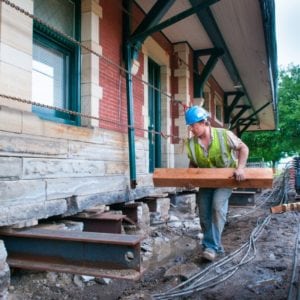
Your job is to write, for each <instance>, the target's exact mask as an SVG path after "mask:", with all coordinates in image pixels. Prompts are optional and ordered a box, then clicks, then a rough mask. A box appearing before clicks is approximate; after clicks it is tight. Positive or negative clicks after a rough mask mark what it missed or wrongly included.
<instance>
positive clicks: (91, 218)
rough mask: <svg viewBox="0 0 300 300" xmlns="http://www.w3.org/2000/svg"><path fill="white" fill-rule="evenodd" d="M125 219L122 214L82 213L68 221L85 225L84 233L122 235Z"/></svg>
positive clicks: (68, 218) (69, 218)
mask: <svg viewBox="0 0 300 300" xmlns="http://www.w3.org/2000/svg"><path fill="white" fill-rule="evenodd" d="M124 218H125V216H124V215H122V214H114V213H110V212H102V213H80V214H77V215H74V216H71V217H67V218H66V219H67V220H71V221H75V222H81V223H83V231H88V232H106V233H119V234H120V233H122V221H123V219H124Z"/></svg>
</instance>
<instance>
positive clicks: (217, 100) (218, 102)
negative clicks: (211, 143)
mask: <svg viewBox="0 0 300 300" xmlns="http://www.w3.org/2000/svg"><path fill="white" fill-rule="evenodd" d="M214 106H215V109H214V110H215V114H214V115H215V121H216V122H218V123H219V124H221V125H223V124H224V107H223V103H222V100H221V98H220V97H219V95H217V94H215V96H214ZM217 106H220V108H221V119H219V118H218V116H217Z"/></svg>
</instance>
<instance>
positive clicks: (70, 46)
mask: <svg viewBox="0 0 300 300" xmlns="http://www.w3.org/2000/svg"><path fill="white" fill-rule="evenodd" d="M73 2H74V3H75V37H74V38H75V39H76V40H80V31H81V7H80V1H79V0H74V1H73ZM33 40H34V41H36V42H37V43H38V44H41V45H43V46H45V47H47V48H50V49H55V50H57V51H59V52H61V53H63V54H64V55H65V56H66V59H67V60H68V61H69V62H68V64H67V65H66V68H69V69H68V70H67V74H69V75H70V76H68V77H67V78H65V83H64V85H65V88H66V91H67V93H68V95H66V98H65V99H66V100H67V101H68V103H65V106H64V108H66V109H68V110H72V111H76V112H80V109H81V105H80V96H81V95H80V92H81V89H80V79H81V75H80V72H81V49H80V47H79V46H78V45H77V44H75V43H73V42H71V41H69V40H68V39H66V38H65V37H63V36H62V35H59V34H58V33H56V32H55V31H53V30H51V29H50V28H48V27H46V26H45V25H43V24H40V23H38V22H36V21H35V20H34V22H33ZM70 99H72V101H71V100H70ZM32 111H33V112H35V113H37V114H38V115H39V116H40V117H41V118H43V119H46V120H51V121H55V122H58V123H65V124H71V125H80V121H81V120H80V117H79V116H73V115H70V114H68V113H63V112H60V111H54V110H51V109H47V108H43V107H39V106H33V108H32Z"/></svg>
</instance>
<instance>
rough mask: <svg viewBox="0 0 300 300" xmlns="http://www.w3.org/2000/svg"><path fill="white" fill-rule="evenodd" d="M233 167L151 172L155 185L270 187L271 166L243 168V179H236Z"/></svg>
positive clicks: (160, 169) (156, 170) (165, 169)
mask: <svg viewBox="0 0 300 300" xmlns="http://www.w3.org/2000/svg"><path fill="white" fill-rule="evenodd" d="M234 170H235V169H234V168H158V169H155V171H154V173H153V183H154V186H156V187H190V186H193V187H206V188H220V187H223V188H227V187H228V188H272V183H273V170H272V169H271V168H245V177H246V179H245V180H244V181H236V180H235V178H234V177H233V173H234Z"/></svg>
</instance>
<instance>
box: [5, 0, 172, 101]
mask: <svg viewBox="0 0 300 300" xmlns="http://www.w3.org/2000/svg"><path fill="white" fill-rule="evenodd" d="M0 1H1V2H3V3H5V4H6V5H8V6H10V7H11V8H13V9H15V10H17V11H19V12H20V13H22V14H24V15H25V16H27V17H29V18H31V19H33V20H35V21H36V22H38V23H40V24H42V25H44V26H45V27H48V28H49V29H51V30H53V31H54V32H55V33H57V34H59V35H61V36H63V37H64V38H65V39H67V40H69V41H71V42H72V43H74V44H76V45H78V46H80V47H81V48H83V49H85V50H87V51H89V52H90V53H92V54H94V55H96V56H97V57H99V58H100V59H102V60H105V61H106V62H108V63H109V64H111V65H113V66H114V67H116V68H118V69H119V70H120V71H123V72H125V73H127V74H131V76H133V77H134V78H135V79H137V80H138V81H140V82H141V83H144V84H146V85H148V86H150V87H152V88H153V89H154V90H156V91H158V92H159V93H160V94H161V95H164V96H166V97H168V98H171V100H172V98H173V96H172V95H171V96H170V95H169V94H168V93H167V92H164V91H162V90H160V89H159V88H156V87H155V86H153V85H151V84H149V82H147V81H146V80H143V79H142V78H139V77H138V76H136V75H133V74H132V73H131V72H130V71H128V70H126V69H125V68H123V67H122V66H120V65H118V64H116V63H115V62H113V61H112V60H110V59H109V58H107V57H105V56H103V55H101V54H99V53H97V52H96V51H94V50H92V49H91V48H89V47H88V46H86V45H84V44H82V43H81V42H79V41H77V40H76V39H74V38H73V37H71V36H69V35H67V34H66V33H64V32H62V31H60V30H58V29H57V28H55V27H53V26H52V25H50V24H49V23H47V22H45V21H43V20H42V19H40V18H39V17H37V16H35V15H33V14H31V13H29V12H28V11H26V10H25V9H23V8H21V7H20V6H18V5H16V4H14V3H12V2H10V1H9V0H0Z"/></svg>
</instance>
